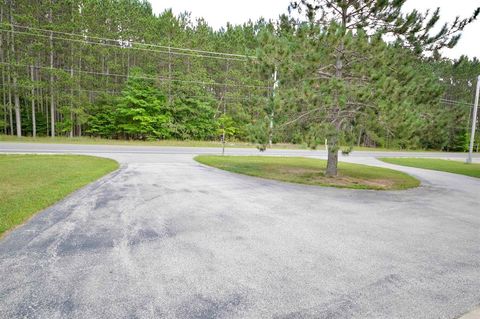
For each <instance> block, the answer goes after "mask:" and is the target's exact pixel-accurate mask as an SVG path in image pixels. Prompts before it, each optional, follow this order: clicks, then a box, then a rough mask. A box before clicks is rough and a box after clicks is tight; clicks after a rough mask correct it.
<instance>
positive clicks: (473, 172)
mask: <svg viewBox="0 0 480 319" xmlns="http://www.w3.org/2000/svg"><path fill="white" fill-rule="evenodd" d="M380 160H382V161H384V162H387V163H390V164H396V165H402V166H410V167H417V168H425V169H431V170H435V171H442V172H449V173H454V174H461V175H467V176H472V177H478V178H480V164H478V163H472V164H466V163H465V162H460V161H450V160H443V159H432V158H381V159H380Z"/></svg>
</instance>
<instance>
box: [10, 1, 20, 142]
mask: <svg viewBox="0 0 480 319" xmlns="http://www.w3.org/2000/svg"><path fill="white" fill-rule="evenodd" d="M13 23H14V21H13V12H12V2H11V1H10V27H11V41H10V50H11V52H12V60H15V61H16V60H17V58H16V55H15V34H14V32H15V30H14V27H13ZM12 82H13V99H14V102H15V126H16V128H17V136H18V137H20V136H22V119H21V117H20V96H19V95H18V87H17V70H16V69H15V68H14V69H13V72H12Z"/></svg>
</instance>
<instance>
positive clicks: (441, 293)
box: [0, 143, 480, 318]
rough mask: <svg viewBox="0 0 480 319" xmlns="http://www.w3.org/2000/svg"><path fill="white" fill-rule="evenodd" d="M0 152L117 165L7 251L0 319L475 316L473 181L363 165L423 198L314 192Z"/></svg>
mask: <svg viewBox="0 0 480 319" xmlns="http://www.w3.org/2000/svg"><path fill="white" fill-rule="evenodd" d="M34 148H35V149H34ZM135 150H138V151H137V152H135ZM0 151H10V152H12V151H20V152H55V153H56V152H71V153H89V154H97V155H100V156H106V157H111V158H114V159H116V160H118V161H119V162H120V163H121V164H122V166H121V169H120V170H119V171H117V172H114V173H113V174H111V175H109V176H107V177H105V178H103V179H102V180H100V181H98V182H96V183H94V184H91V185H89V186H87V187H86V188H83V189H82V190H80V191H78V192H76V193H74V194H73V195H71V196H69V197H68V198H66V199H65V200H64V201H62V202H60V203H58V204H56V205H54V206H52V207H51V208H49V209H47V210H45V211H43V212H42V213H40V214H38V215H36V217H34V218H33V219H32V220H31V221H30V222H28V223H27V224H25V225H24V226H23V227H21V228H19V229H17V230H15V231H13V232H11V233H10V234H9V235H7V236H6V237H5V238H3V239H2V240H1V241H0V278H1V280H0V317H1V318H17V317H27V318H65V317H68V318H272V317H275V318H457V317H459V316H460V315H462V314H463V313H465V312H468V311H469V310H471V309H473V308H475V307H476V306H477V305H479V304H480V210H479V209H478V207H479V205H480V197H479V194H480V181H479V180H478V179H474V178H469V177H465V176H459V175H454V174H449V173H442V172H433V171H427V170H422V169H415V168H406V167H397V166H394V165H389V164H384V163H381V162H378V161H377V160H375V159H374V158H373V156H374V155H375V154H372V153H360V152H356V153H353V154H352V156H351V157H348V158H343V159H344V160H345V159H347V160H348V161H351V162H359V163H368V164H372V165H380V166H386V167H395V168H398V169H400V170H403V171H405V172H408V173H410V174H412V175H415V176H417V177H418V178H420V179H421V180H422V186H421V187H420V188H418V189H413V190H408V191H390V192H377V191H359V190H342V189H334V188H323V187H309V186H302V185H295V184H288V183H280V182H275V181H268V180H262V179H257V178H253V177H248V176H242V175H236V174H232V173H228V172H224V171H220V170H217V169H214V168H209V167H205V166H202V165H200V164H198V163H196V162H194V161H193V160H192V156H193V155H192V154H193V153H208V152H211V151H212V150H211V149H187V148H181V149H179V148H161V149H160V148H140V149H137V148H135V147H133V148H132V147H104V146H78V145H75V146H60V145H43V146H41V145H34V146H31V145H29V144H12V143H0ZM215 151H217V152H218V150H215ZM229 152H230V153H235V154H247V153H249V152H250V153H251V152H252V150H244V149H243V150H230V151H229ZM275 153H276V154H289V155H290V154H294V155H309V156H320V157H322V156H324V153H322V152H317V153H311V152H306V151H293V152H291V151H277V152H275ZM384 155H394V154H392V153H386V154H381V156H384ZM395 155H397V156H398V155H399V154H395ZM400 155H402V154H400ZM408 155H410V156H411V154H408ZM417 155H418V156H444V155H438V154H433V153H428V154H416V156H417ZM461 155H462V156H464V155H463V154H461ZM457 156H459V155H451V154H449V155H448V157H457Z"/></svg>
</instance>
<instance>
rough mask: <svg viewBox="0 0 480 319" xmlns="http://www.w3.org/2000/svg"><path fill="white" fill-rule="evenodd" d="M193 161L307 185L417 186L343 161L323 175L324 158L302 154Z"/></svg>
mask: <svg viewBox="0 0 480 319" xmlns="http://www.w3.org/2000/svg"><path fill="white" fill-rule="evenodd" d="M195 160H196V161H198V162H200V163H202V164H205V165H209V166H213V167H216V168H220V169H223V170H226V171H230V172H234V173H239V174H245V175H250V176H256V177H263V178H268V179H274V180H279V181H284V182H292V183H300V184H307V185H318V186H332V187H340V188H355V189H374V190H399V189H407V188H412V187H417V186H418V185H420V181H418V180H417V179H415V178H414V177H412V176H410V175H407V174H405V173H402V172H399V171H395V170H391V169H386V168H380V167H374V166H367V165H361V164H351V163H343V162H340V163H339V164H338V176H337V177H334V178H332V177H326V176H325V175H324V171H325V168H326V165H327V161H325V160H320V159H312V158H304V157H275V156H211V155H200V156H197V157H195Z"/></svg>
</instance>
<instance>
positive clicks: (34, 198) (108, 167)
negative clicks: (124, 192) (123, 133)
mask: <svg viewBox="0 0 480 319" xmlns="http://www.w3.org/2000/svg"><path fill="white" fill-rule="evenodd" d="M117 168H118V163H117V162H115V161H113V160H111V159H106V158H99V157H93V156H80V155H9V154H3V155H0V236H1V235H2V234H3V233H4V232H6V231H7V230H9V229H12V228H13V227H15V226H17V225H20V224H22V223H23V222H25V221H26V220H27V219H28V218H30V217H31V216H32V215H34V214H35V213H36V212H38V211H40V210H42V209H44V208H46V207H48V206H50V205H52V204H54V203H55V202H57V201H59V200H60V199H62V198H64V197H65V196H67V195H68V194H70V193H72V192H73V191H75V190H77V189H79V188H80V187H82V186H85V185H87V184H89V183H90V182H93V181H95V180H96V179H98V178H100V177H102V176H103V175H105V174H107V173H110V172H112V171H114V170H115V169H117Z"/></svg>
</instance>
